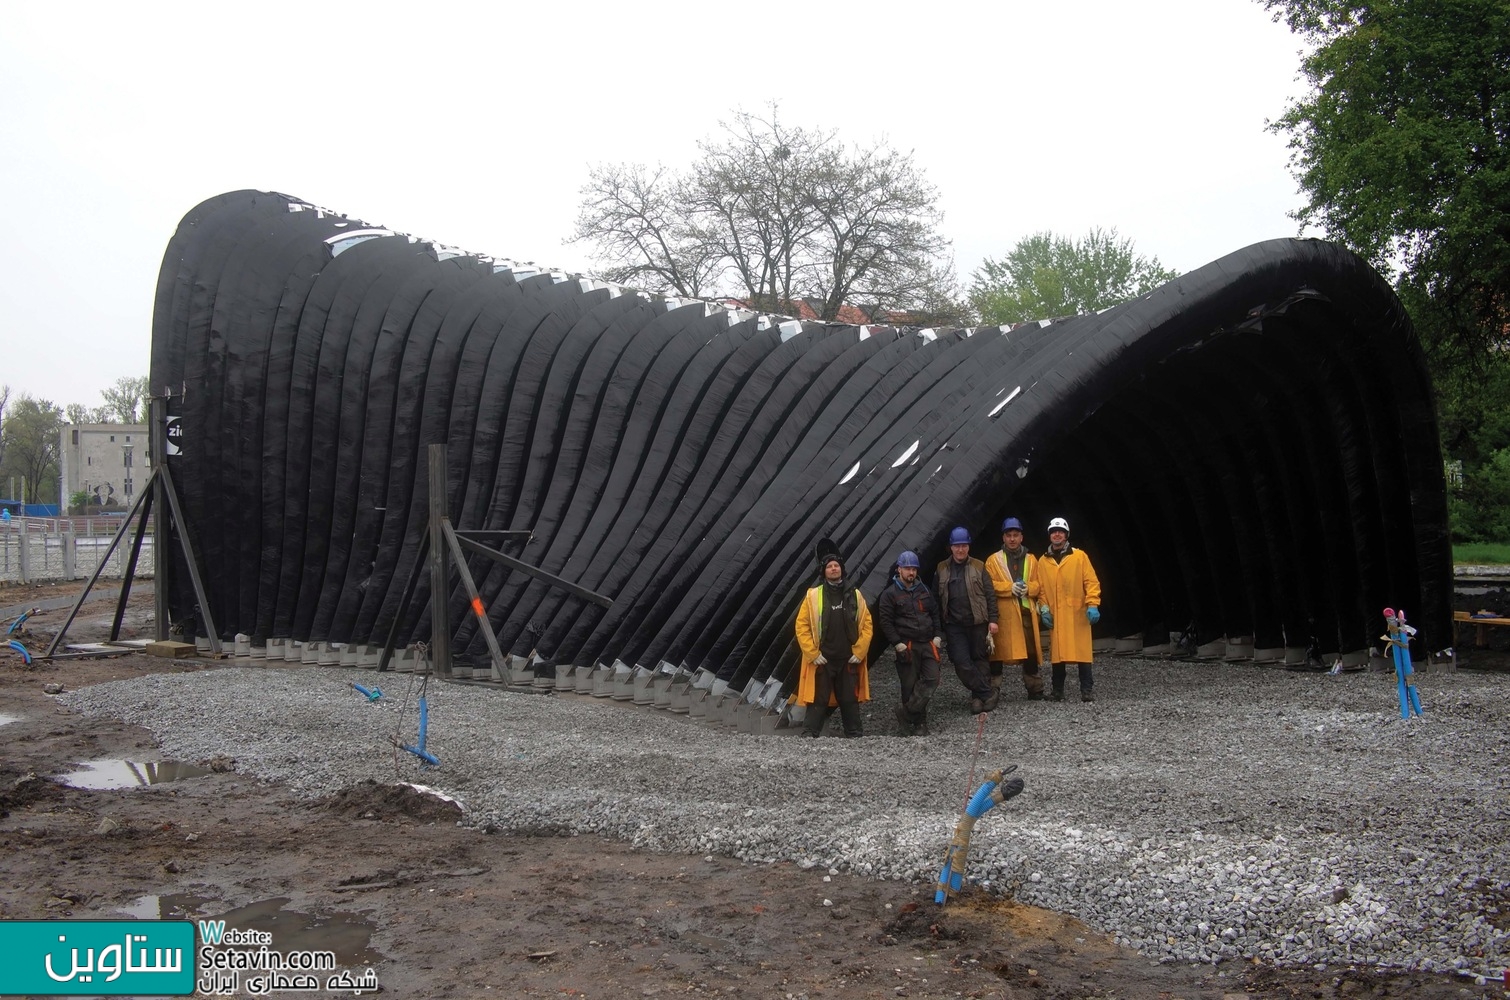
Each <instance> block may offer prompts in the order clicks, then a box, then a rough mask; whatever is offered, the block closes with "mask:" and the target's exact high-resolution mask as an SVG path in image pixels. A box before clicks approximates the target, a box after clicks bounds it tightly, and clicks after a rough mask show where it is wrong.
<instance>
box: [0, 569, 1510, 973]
mask: <svg viewBox="0 0 1510 1000" xmlns="http://www.w3.org/2000/svg"><path fill="white" fill-rule="evenodd" d="M138 602H140V603H144V604H145V606H146V611H147V612H148V613H150V592H144V593H142V594H140V595H138V596H137V597H136V598H135V599H134V601H133V604H134V605H135V604H137V603H138ZM96 607H100V606H96ZM106 607H107V610H102V611H100V612H99V614H102V615H104V616H106V621H107V623H108V615H109V613H110V611H112V610H113V607H111V606H106ZM134 613H135V614H140V611H139V610H136V611H134ZM56 617H57V619H58V620H61V614H60V615H58V616H56ZM94 627H98V626H97V623H96V625H95V626H94ZM94 637H96V636H92V635H88V634H87V633H80V634H78V635H71V636H70V638H94ZM37 644H38V645H42V644H45V640H44V641H43V642H39V643H37ZM197 669H213V664H210V663H209V662H207V661H177V662H174V661H168V660H161V659H154V658H150V657H146V656H130V657H121V658H116V659H109V660H75V661H68V662H59V663H55V664H39V666H38V668H37V669H35V670H32V671H26V670H23V669H20V661H19V659H18V658H15V657H13V656H7V657H5V658H4V659H0V715H3V716H13V717H18V718H17V720H16V721H13V722H8V723H5V724H3V725H0V748H3V754H0V858H3V859H4V860H3V861H0V869H3V870H4V872H5V876H6V877H5V879H4V881H3V885H0V918H7V919H39V918H46V917H95V916H99V917H107V916H118V915H120V914H121V913H135V914H136V915H139V916H155V915H158V914H159V913H160V914H161V915H162V916H164V917H167V916H188V917H198V916H205V917H208V916H217V915H221V914H225V913H227V912H228V911H233V910H234V911H236V913H234V914H233V915H232V918H231V919H232V922H233V923H235V925H236V926H242V927H246V928H256V929H267V930H271V931H272V933H273V935H274V946H275V947H278V948H282V949H292V948H327V947H328V948H331V949H332V950H335V951H336V952H337V955H338V957H339V958H340V960H341V961H342V962H343V963H348V964H350V965H352V966H353V967H354V968H356V969H357V970H358V971H360V970H361V969H363V968H365V967H366V966H368V965H371V966H372V967H373V968H374V969H375V970H376V973H377V975H378V978H379V981H380V983H381V984H382V989H383V991H384V992H385V993H386V994H388V995H392V996H399V997H479V996H589V997H621V996H631V997H638V996H671V995H679V994H688V993H691V994H698V995H707V994H722V995H726V996H756V997H778V998H785V997H821V996H828V997H904V996H906V997H939V998H944V997H951V998H952V997H961V996H964V997H1002V998H1010V997H1041V998H1056V1000H1057V998H1082V997H1085V998H1088V997H1128V998H1147V1000H1172V998H1176V997H1183V998H1190V1000H1194V998H1212V1000H1231V998H1235V997H1239V996H1257V997H1274V998H1280V997H1283V998H1312V997H1370V996H1377V997H1386V996H1389V997H1395V996H1398V997H1404V996H1412V997H1425V998H1447V997H1463V996H1500V995H1502V994H1501V990H1500V988H1499V986H1498V984H1490V985H1487V986H1482V987H1475V986H1473V985H1472V983H1471V982H1467V981H1464V980H1461V979H1457V978H1453V977H1447V976H1428V975H1415V974H1407V975H1399V976H1396V975H1387V976H1386V975H1378V974H1375V973H1372V972H1369V971H1367V970H1346V969H1338V968H1332V969H1327V970H1323V971H1318V970H1314V969H1305V970H1300V971H1280V970H1274V969H1270V968H1266V967H1263V966H1257V965H1253V964H1238V965H1225V966H1219V967H1216V968H1212V967H1209V966H1208V967H1199V968H1195V967H1189V966H1177V965H1159V964H1156V963H1150V962H1149V961H1148V960H1147V959H1145V958H1143V957H1141V956H1139V955H1137V954H1134V953H1131V952H1128V951H1125V950H1122V949H1119V948H1117V947H1115V946H1113V945H1112V944H1111V943H1110V942H1109V941H1108V940H1107V939H1106V938H1104V937H1102V936H1100V935H1098V934H1096V933H1094V932H1092V931H1090V930H1089V929H1087V928H1086V927H1084V926H1083V925H1080V924H1079V923H1077V922H1076V921H1074V920H1071V919H1068V918H1065V917H1061V916H1059V915H1057V914H1054V913H1050V912H1047V911H1043V910H1036V909H1033V908H1030V907H1025V906H1019V905H1016V904H1014V903H1012V902H1010V901H1000V900H993V899H989V898H987V897H985V896H983V895H981V894H979V893H976V894H974V895H967V896H966V897H965V898H964V899H963V900H962V901H961V902H960V903H959V904H957V905H951V906H950V907H949V908H948V909H945V910H943V911H940V910H939V909H938V908H937V907H936V906H934V904H933V903H932V902H931V892H930V891H929V889H928V887H925V886H911V885H902V884H898V883H895V882H880V881H871V880H866V879H862V878H858V877H854V876H850V875H828V874H826V873H825V872H823V871H821V870H809V871H804V870H802V869H800V868H798V867H796V866H794V865H789V864H776V865H761V866H755V865H745V864H742V863H740V862H737V861H733V860H729V859H726V858H715V857H701V856H696V857H690V856H685V855H656V854H648V853H643V852H636V851H634V850H632V849H630V848H629V847H627V846H625V845H622V844H618V843H611V842H604V841H600V840H596V839H591V838H587V837H578V838H529V837H509V836H501V835H496V834H488V833H486V832H483V831H479V830H475V829H468V828H462V827H458V826H456V825H455V821H454V816H453V815H452V814H450V813H449V811H448V809H447V807H445V806H444V805H442V804H438V803H437V802H436V801H435V800H434V799H431V798H427V797H424V796H420V795H416V794H414V793H412V792H410V791H408V790H406V789H400V788H395V787H393V786H375V785H369V786H357V787H354V788H350V789H347V790H345V791H344V792H342V793H341V794H339V795H337V796H334V797H332V798H331V799H329V800H325V801H321V802H309V801H305V800H301V799H298V798H295V797H294V796H292V795H291V794H289V793H288V792H287V791H286V790H285V789H282V788H280V787H278V786H270V785H264V784H260V783H258V782H257V781H256V780H254V779H252V778H249V777H248V776H246V775H242V774H237V773H235V771H234V770H233V769H232V770H226V768H234V763H233V762H231V761H229V760H212V761H201V762H191V763H198V764H201V765H203V766H204V767H205V768H206V770H207V771H208V773H206V774H203V775H202V776H197V777H192V778H188V779H185V780H178V781H171V782H166V783H159V784H155V785H150V786H146V787H132V788H127V789H121V790H88V789H82V788H74V787H65V786H63V785H60V784H58V783H56V782H54V781H52V780H48V779H49V778H51V777H52V776H56V775H60V774H64V773H67V772H70V771H74V770H76V765H77V764H78V763H79V762H81V761H87V760H97V759H107V758H125V759H130V760H133V761H152V760H156V759H158V755H157V754H156V753H155V751H154V745H153V742H152V740H151V738H150V736H149V734H147V733H146V732H145V731H144V730H141V729H138V728H136V727H132V726H127V725H124V724H121V723H118V722H107V723H101V722H100V721H98V720H87V719H83V718H81V717H78V716H75V715H72V714H70V713H68V712H66V711H64V710H62V709H61V708H59V707H58V706H57V705H56V704H55V703H54V702H53V700H52V699H51V698H49V697H48V696H47V695H46V694H44V693H43V685H44V684H48V683H62V684H65V685H67V686H69V687H78V686H83V685H86V684H89V683H94V682H98V681H102V680H107V679H113V678H119V677H130V676H135V675H139V674H141V673H144V672H148V671H164V670H197ZM106 819H108V820H110V822H104V821H105V820H106ZM112 825H113V826H112ZM943 846H944V845H940V851H941V853H942V849H943ZM826 903H827V904H828V905H826ZM238 908H246V909H238Z"/></svg>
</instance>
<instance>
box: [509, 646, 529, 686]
mask: <svg viewBox="0 0 1510 1000" xmlns="http://www.w3.org/2000/svg"><path fill="white" fill-rule="evenodd" d="M508 663H509V683H510V684H533V683H534V682H535V671H534V670H533V669H531V665H530V661H529V658H528V657H525V656H515V655H514V654H512V653H510V654H509V657H508Z"/></svg>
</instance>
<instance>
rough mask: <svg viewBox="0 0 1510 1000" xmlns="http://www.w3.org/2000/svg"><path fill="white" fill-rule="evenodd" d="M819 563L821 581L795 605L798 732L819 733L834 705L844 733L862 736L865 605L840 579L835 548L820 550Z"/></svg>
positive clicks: (866, 686) (866, 682)
mask: <svg viewBox="0 0 1510 1000" xmlns="http://www.w3.org/2000/svg"><path fill="white" fill-rule="evenodd" d="M818 562H819V565H821V566H822V567H823V582H822V583H820V584H819V585H818V586H816V587H814V588H812V589H811V590H809V591H808V592H807V595H806V596H805V597H804V598H803V599H802V606H801V607H800V608H798V609H797V645H798V647H799V648H800V649H801V650H802V673H801V674H800V675H799V676H798V679H797V691H796V695H795V700H796V702H797V704H799V705H806V706H807V718H806V720H805V722H804V725H803V730H802V735H803V736H818V735H819V734H821V733H822V732H823V724H824V723H825V722H827V721H828V716H829V712H830V711H832V710H833V708H834V706H836V705H837V706H838V708H839V716H840V718H841V720H842V721H843V723H844V735H845V736H847V737H851V738H853V737H857V736H863V735H865V734H864V732H863V731H862V727H861V723H860V702H862V701H869V700H870V674H869V671H868V670H867V669H866V662H865V654H866V653H867V652H868V651H869V650H870V637H871V622H870V608H869V607H867V606H866V604H865V597H864V596H863V595H862V594H861V593H860V589H859V588H858V587H856V586H855V585H854V584H852V583H850V582H849V581H848V580H846V579H845V578H844V560H843V559H841V558H840V557H839V554H838V553H837V552H825V553H824V554H823V555H821V556H820V557H819V559H818Z"/></svg>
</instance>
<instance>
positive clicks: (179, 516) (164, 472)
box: [152, 462, 221, 656]
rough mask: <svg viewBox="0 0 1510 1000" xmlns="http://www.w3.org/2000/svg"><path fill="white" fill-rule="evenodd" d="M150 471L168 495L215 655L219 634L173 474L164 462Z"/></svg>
mask: <svg viewBox="0 0 1510 1000" xmlns="http://www.w3.org/2000/svg"><path fill="white" fill-rule="evenodd" d="M152 473H153V475H154V476H156V477H157V478H158V479H160V480H162V484H163V493H164V494H166V495H167V497H168V506H169V507H171V508H173V523H174V524H175V525H176V526H177V527H178V544H179V545H180V546H181V547H182V548H183V552H184V562H186V563H188V564H189V580H190V581H191V582H192V583H193V584H194V598H195V600H197V601H198V602H199V614H200V617H201V618H203V619H204V630H205V634H206V635H207V636H209V639H210V649H211V651H213V652H214V653H215V654H216V655H217V656H218V655H220V652H221V650H220V636H219V635H217V634H216V631H215V615H214V613H213V612H211V610H210V597H209V595H208V594H207V593H206V592H205V589H204V580H203V579H201V578H200V575H199V560H198V559H196V558H194V543H193V542H191V541H190V540H189V525H188V523H187V522H186V521H185V520H184V512H183V508H182V507H180V506H179V505H178V491H177V490H176V489H174V488H173V474H172V473H171V472H169V471H168V463H167V462H164V463H163V464H162V467H161V468H158V469H153V470H152ZM161 544H163V541H162V539H161V538H154V539H152V547H153V548H156V547H157V546H159V545H161Z"/></svg>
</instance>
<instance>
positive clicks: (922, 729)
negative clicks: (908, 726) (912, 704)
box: [913, 718, 928, 736]
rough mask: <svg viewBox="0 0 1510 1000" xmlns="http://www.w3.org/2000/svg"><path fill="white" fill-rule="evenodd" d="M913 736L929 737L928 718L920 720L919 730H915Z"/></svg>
mask: <svg viewBox="0 0 1510 1000" xmlns="http://www.w3.org/2000/svg"><path fill="white" fill-rule="evenodd" d="M913 735H915V736H927V735H928V720H927V719H926V718H925V719H919V720H918V725H917V728H916V729H914V730H913Z"/></svg>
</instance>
